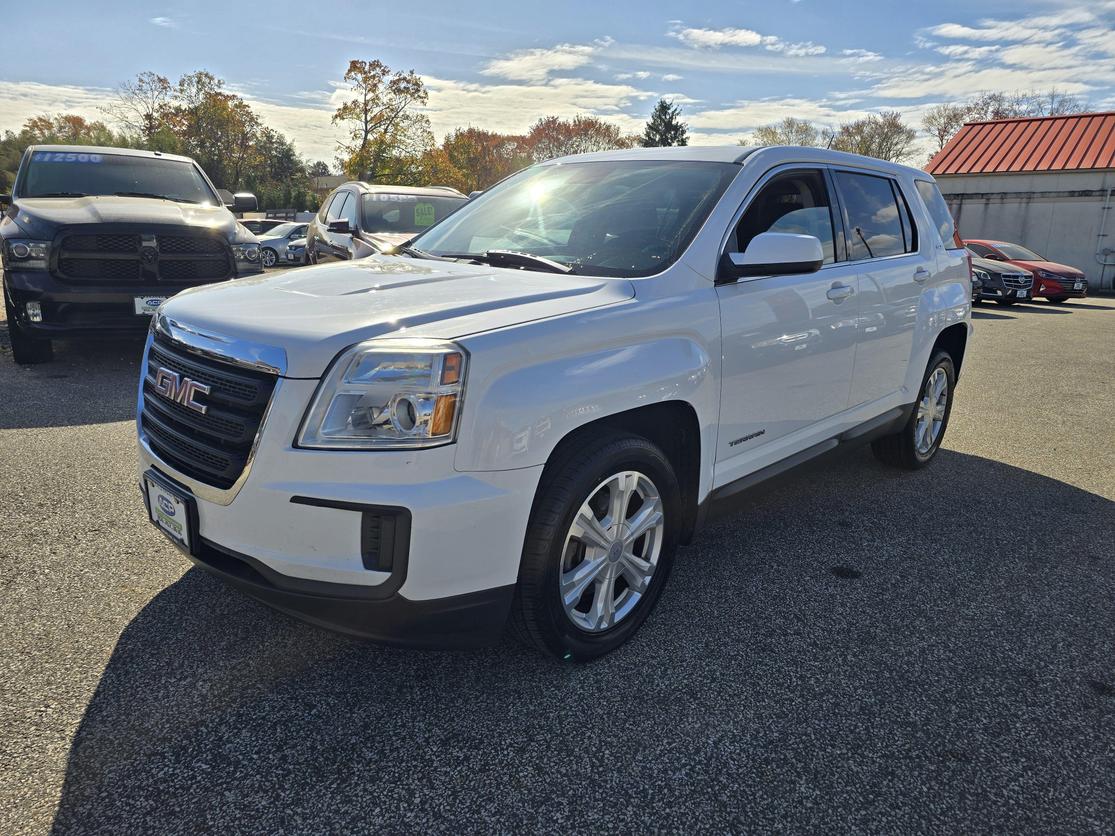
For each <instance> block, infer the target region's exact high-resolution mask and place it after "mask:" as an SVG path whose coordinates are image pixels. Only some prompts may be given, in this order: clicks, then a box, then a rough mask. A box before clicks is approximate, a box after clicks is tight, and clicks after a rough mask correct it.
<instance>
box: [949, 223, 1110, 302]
mask: <svg viewBox="0 0 1115 836" xmlns="http://www.w3.org/2000/svg"><path fill="white" fill-rule="evenodd" d="M964 245H965V246H966V247H967V248H968V249H969V250H971V251H972V252H974V253H975V254H976V255H978V256H980V257H981V258H990V259H991V260H992V261H1006V262H1008V263H1009V264H1014V265H1016V266H1018V267H1021V268H1023V269H1024V270H1029V271H1030V272H1031V273H1033V274H1034V289H1033V291H1032V292H1031V295H1032V296H1044V297H1045V298H1046V299H1048V300H1049V301H1050V302H1064V301H1065V300H1066V299H1083V298H1084V297H1085V296H1087V295H1088V282H1087V280H1086V279H1085V278H1084V274H1083V273H1081V272H1080V271H1079V270H1077V269H1076V268H1075V267H1069V266H1068V265H1067V264H1058V263H1057V262H1056V261H1046V260H1045V259H1044V258H1042V257H1041V256H1040V255H1038V254H1037V253H1036V252H1034V251H1033V250H1028V249H1026V248H1025V247H1023V246H1021V245H1020V244H1011V243H1009V242H1007V241H982V240H980V239H978V238H977V239H974V240H970V241H965V242H964Z"/></svg>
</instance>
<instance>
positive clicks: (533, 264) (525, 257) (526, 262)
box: [444, 250, 573, 273]
mask: <svg viewBox="0 0 1115 836" xmlns="http://www.w3.org/2000/svg"><path fill="white" fill-rule="evenodd" d="M444 255H445V257H446V258H459V259H466V258H467V259H470V260H472V261H478V262H480V263H481V264H491V265H492V266H493V267H504V266H506V267H530V268H532V269H535V270H543V271H545V272H547V273H572V272H573V268H572V267H569V266H567V265H565V264H559V263H558V262H556V261H551V260H550V259H548V258H543V257H542V256H540V255H532V254H531V253H520V252H515V251H514V250H488V251H487V252H484V253H445V254H444Z"/></svg>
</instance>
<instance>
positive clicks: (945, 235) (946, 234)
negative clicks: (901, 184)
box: [914, 180, 960, 248]
mask: <svg viewBox="0 0 1115 836" xmlns="http://www.w3.org/2000/svg"><path fill="white" fill-rule="evenodd" d="M914 182H915V183H916V184H917V187H918V194H919V195H921V199H922V201H923V202H924V203H925V208H926V209H928V210H929V217H931V218H932V219H933V223H934V225H936V227H937V234H938V235H940V236H941V243H942V244H944V245H945V246H946V247H950V248H951V247H959V246H960V244H959V243H958V241H957V239H956V223H955V222H954V221H953V219H952V213H951V212H949V205H948V204H947V203H945V199H944V197H942V196H941V190H940V189H938V188H937V185H936V183H930V182H928V181H927V180H916V181H914Z"/></svg>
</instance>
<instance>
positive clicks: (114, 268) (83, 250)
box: [54, 225, 234, 286]
mask: <svg viewBox="0 0 1115 836" xmlns="http://www.w3.org/2000/svg"><path fill="white" fill-rule="evenodd" d="M100 226H103V225H98V227H100ZM86 230H88V227H86V228H84V229H83V228H82V227H77V228H72V227H71V229H70V231H68V232H66V233H64V234H63V235H62V237H61V239H60V240H59V242H58V257H57V260H56V261H55V266H54V274H55V277H56V278H58V279H61V280H62V281H69V282H104V283H116V284H134V285H143V286H154V285H159V284H161V283H163V284H177V285H193V284H204V283H207V282H215V281H221V280H223V279H229V278H232V276H233V272H234V270H233V261H232V254H231V252H230V250H229V247H228V244H227V243H226V242H225V241H224V240H223V239H221V238H219V237H215V236H213V235H209V234H207V233H181V232H168V233H165V234H163V233H160V232H158V231H154V232H151V233H148V232H130V231H129V232H97V231H95V230H88V231H86ZM145 250H149V251H150V252H148V253H147V254H146V255H147V257H146V258H145V257H144V255H145Z"/></svg>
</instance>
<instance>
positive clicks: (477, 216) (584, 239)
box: [413, 160, 740, 278]
mask: <svg viewBox="0 0 1115 836" xmlns="http://www.w3.org/2000/svg"><path fill="white" fill-rule="evenodd" d="M739 171H740V168H739V166H737V165H734V164H732V163H715V162H696V161H692V160H687V161H679V160H672V161H671V160H601V161H595V162H568V163H559V164H546V165H539V166H534V167H533V168H529V169H527V170H526V171H523V172H521V173H520V174H517V175H515V176H513V177H511V178H509V179H507V180H504V181H503V182H502V183H500V184H499V185H497V186H495V187H494V188H493V189H491V190H490V191H488V192H486V193H485V194H483V195H481V196H480V197H478V198H477V199H476V200H473V201H470V202H468V203H466V204H465V205H464V206H462V207H461V208H460V209H459V210H458V211H456V212H455V213H454V214H453V215H452V216H451V217H450V218H448V219H447V220H446V221H444V222H443V223H440V224H438V225H437V226H436V227H434V228H433V229H431V230H429V231H428V232H425V233H422V234H421V235H419V236H418V237H417V238H415V239H414V241H413V244H414V246H415V247H417V248H418V249H420V250H424V251H426V252H429V253H433V254H434V255H440V256H451V257H464V256H468V255H473V256H475V255H480V254H483V253H486V252H489V251H492V250H512V251H515V252H519V253H527V254H530V255H534V256H540V257H542V258H545V259H548V260H550V261H555V262H557V263H558V264H561V265H563V266H565V267H568V268H570V270H571V271H572V272H574V273H581V274H586V275H595V276H620V277H625V278H633V277H637V276H650V275H654V274H655V273H659V272H661V271H662V270H664V269H665V268H666V267H668V266H669V265H670V264H672V263H673V262H674V261H676V260H677V258H678V257H679V256H680V255H681V254H682V253H683V252H684V251H685V248H686V247H687V246H688V245H689V242H690V241H692V240H693V236H694V235H696V233H697V230H698V229H700V227H701V224H702V223H703V222H704V220H705V218H707V217H708V214H709V212H711V211H712V208H713V207H714V206H715V205H716V202H717V201H718V200H719V199H720V197H721V195H722V194H723V193H724V189H725V188H727V186H728V184H729V183H730V182H731V181H732V179H733V178H734V177H735V176H736V175H737V174H738V173H739Z"/></svg>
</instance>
